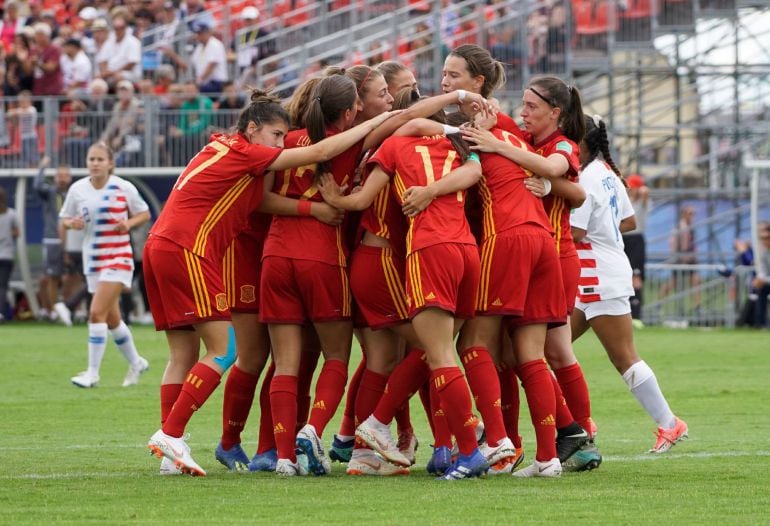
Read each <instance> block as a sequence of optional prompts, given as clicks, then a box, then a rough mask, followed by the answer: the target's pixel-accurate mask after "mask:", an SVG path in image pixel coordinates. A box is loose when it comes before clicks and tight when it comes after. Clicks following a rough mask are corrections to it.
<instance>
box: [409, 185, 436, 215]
mask: <svg viewBox="0 0 770 526" xmlns="http://www.w3.org/2000/svg"><path fill="white" fill-rule="evenodd" d="M435 197H436V195H435V192H433V191H432V190H431V188H430V187H428V186H412V187H410V188H407V190H406V191H405V192H404V195H403V200H404V204H403V205H401V211H402V212H403V213H404V215H406V216H408V217H414V216H416V215H417V214H419V213H420V212H422V211H423V210H425V209H426V208H428V205H429V204H431V202H432V201H433V199H435Z"/></svg>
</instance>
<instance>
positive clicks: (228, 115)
mask: <svg viewBox="0 0 770 526" xmlns="http://www.w3.org/2000/svg"><path fill="white" fill-rule="evenodd" d="M245 105H246V99H245V98H244V97H243V95H241V94H240V93H238V90H237V89H235V84H233V82H232V81H227V82H225V85H224V87H222V96H221V97H220V98H219V100H218V101H217V102H216V103H215V104H214V107H215V108H216V109H217V110H225V111H217V112H216V113H215V114H214V115H215V117H214V118H215V122H214V125H215V126H216V127H217V128H219V129H221V130H228V129H230V128H231V127H232V126H233V125H234V124H235V121H236V120H237V119H238V113H239V112H240V111H241V110H243V108H244V106H245Z"/></svg>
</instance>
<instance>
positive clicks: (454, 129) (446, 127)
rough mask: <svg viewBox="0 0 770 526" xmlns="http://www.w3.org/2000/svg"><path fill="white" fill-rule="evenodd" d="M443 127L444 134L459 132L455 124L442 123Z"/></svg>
mask: <svg viewBox="0 0 770 526" xmlns="http://www.w3.org/2000/svg"><path fill="white" fill-rule="evenodd" d="M442 126H443V127H444V135H451V134H453V133H460V128H458V127H457V126H450V125H449V124H442Z"/></svg>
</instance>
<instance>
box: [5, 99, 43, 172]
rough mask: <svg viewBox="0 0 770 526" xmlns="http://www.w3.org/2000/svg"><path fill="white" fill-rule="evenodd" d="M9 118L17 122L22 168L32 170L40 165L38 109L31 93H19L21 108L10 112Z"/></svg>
mask: <svg viewBox="0 0 770 526" xmlns="http://www.w3.org/2000/svg"><path fill="white" fill-rule="evenodd" d="M8 117H10V118H12V119H15V120H16V125H17V129H18V130H19V135H20V138H21V166H22V167H23V168H32V167H34V166H35V165H36V164H37V163H38V159H39V154H38V136H37V109H36V108H35V106H34V105H33V104H32V94H31V93H30V92H29V91H26V90H24V91H22V92H21V93H19V106H18V107H16V108H12V109H10V110H8Z"/></svg>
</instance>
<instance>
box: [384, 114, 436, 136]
mask: <svg viewBox="0 0 770 526" xmlns="http://www.w3.org/2000/svg"><path fill="white" fill-rule="evenodd" d="M444 129H445V126H444V125H443V124H441V123H440V122H436V121H432V120H430V119H424V118H418V119H412V120H411V121H409V122H407V123H406V124H404V125H403V126H401V127H400V128H399V129H398V130H396V132H395V133H394V134H393V135H397V136H402V137H421V136H426V137H430V136H433V135H444Z"/></svg>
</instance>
